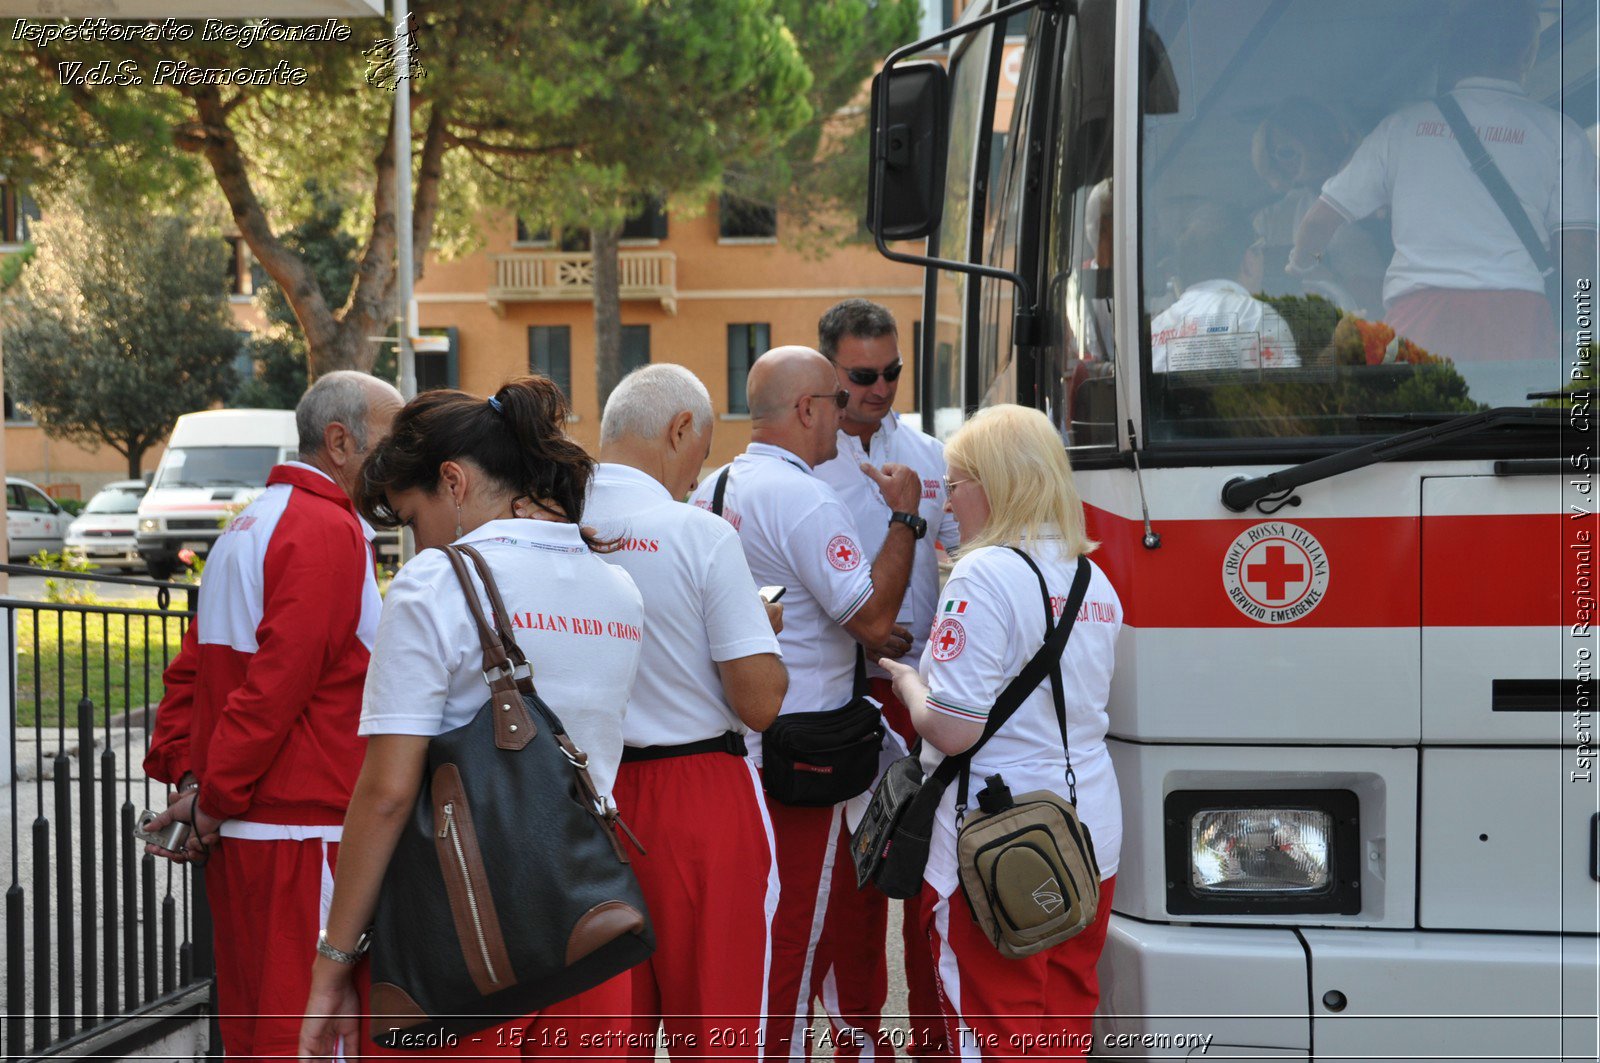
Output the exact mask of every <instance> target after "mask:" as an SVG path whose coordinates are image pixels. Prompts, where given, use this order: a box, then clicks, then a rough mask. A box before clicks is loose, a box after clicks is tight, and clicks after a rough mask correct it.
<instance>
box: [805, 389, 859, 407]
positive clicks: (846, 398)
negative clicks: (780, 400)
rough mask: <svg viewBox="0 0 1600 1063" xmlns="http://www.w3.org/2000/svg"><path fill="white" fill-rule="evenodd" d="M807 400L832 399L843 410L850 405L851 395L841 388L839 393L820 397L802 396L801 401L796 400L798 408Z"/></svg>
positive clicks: (833, 392) (826, 393)
mask: <svg viewBox="0 0 1600 1063" xmlns="http://www.w3.org/2000/svg"><path fill="white" fill-rule="evenodd" d="M806 399H832V400H833V404H834V405H835V406H837V407H838V408H839V409H841V410H842V409H844V408H845V407H846V406H848V405H850V393H849V392H848V391H846V390H845V389H844V388H840V389H839V390H838V391H832V392H823V393H822V394H820V395H802V396H800V398H799V399H797V400H795V406H796V408H798V407H799V405H800V403H802V402H804V401H805V400H806Z"/></svg>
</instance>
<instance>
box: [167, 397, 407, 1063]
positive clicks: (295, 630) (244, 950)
mask: <svg viewBox="0 0 1600 1063" xmlns="http://www.w3.org/2000/svg"><path fill="white" fill-rule="evenodd" d="M400 405H401V399H400V394H399V392H397V391H396V390H395V389H394V388H393V387H391V386H389V385H388V384H386V383H384V382H383V381H381V380H378V379H377V378H376V377H371V376H368V375H366V374H365V373H355V372H347V371H341V372H335V373H328V374H325V375H324V376H322V377H321V378H319V379H318V380H317V382H316V384H314V385H313V386H312V387H311V389H310V390H309V391H307V392H306V394H305V397H304V398H302V399H301V400H300V404H299V405H298V406H297V407H296V409H295V422H296V427H297V429H298V431H299V436H300V454H299V460H298V461H291V462H285V463H284V464H282V465H279V466H277V467H275V468H274V469H273V470H272V472H271V474H270V475H269V476H268V477H267V489H266V490H265V491H264V492H262V494H261V496H260V497H259V498H257V499H256V500H255V501H254V502H252V503H250V505H249V506H247V507H246V508H245V510H244V511H243V512H242V513H240V514H239V515H238V516H237V517H235V518H234V520H233V521H232V523H230V524H229V525H228V527H227V529H226V530H225V531H224V532H223V533H222V535H221V536H220V537H218V539H217V543H216V546H215V547H214V548H213V550H212V552H211V555H210V557H209V558H208V560H207V562H206V573H205V580H204V582H203V583H202V584H201V586H200V603H199V608H198V615H197V617H196V619H195V621H194V623H193V624H191V625H190V626H189V630H188V632H187V633H186V634H185V636H184V640H183V649H182V650H181V652H180V653H179V654H178V657H177V658H176V659H175V660H174V661H173V662H172V664H171V666H170V667H168V669H167V672H166V675H165V680H166V695H165V696H164V697H163V698H162V700H161V705H160V707H159V708H158V709H157V710H156V724H155V731H154V733H153V735H152V736H151V742H150V752H149V753H148V754H147V755H146V757H145V761H144V769H145V772H146V774H148V775H149V776H150V777H151V778H154V779H158V780H161V781H163V782H167V783H171V784H174V785H177V786H178V788H179V791H180V793H179V794H178V795H177V796H176V797H175V798H174V799H173V800H172V803H171V804H170V805H169V806H168V808H167V810H166V812H165V813H163V814H162V815H161V816H160V817H158V819H157V820H156V823H155V827H154V829H160V828H161V827H163V826H165V825H166V824H167V823H170V822H172V821H174V820H179V821H182V822H186V823H193V824H194V837H193V838H192V840H191V841H190V843H189V844H190V848H189V850H188V851H186V852H184V853H180V854H175V855H174V858H175V859H179V860H183V859H191V858H193V857H195V856H196V855H199V854H200V853H202V852H205V851H206V850H207V849H208V848H209V849H210V854H209V855H210V859H209V861H208V862H207V866H206V893H207V896H208V898H209V900H210V903H211V915H212V922H213V924H214V926H215V937H216V961H217V999H218V1005H219V1011H220V1016H219V1018H220V1024H221V1028H222V1040H223V1047H224V1049H225V1050H226V1052H227V1055H228V1056H229V1057H230V1058H232V1059H251V1058H260V1059H265V1058H269V1057H274V1056H276V1057H280V1058H281V1057H285V1056H293V1055H294V1054H295V1051H296V1048H297V1043H298V1042H297V1039H298V1036H299V1032H300V1021H301V1017H302V1016H301V1015H300V1012H301V1011H302V1010H303V1009H304V1006H305V999H306V995H307V993H308V992H309V974H310V971H311V961H312V959H313V957H314V953H315V950H316V947H317V938H318V933H319V931H320V930H321V927H322V918H323V914H324V910H325V907H324V906H325V905H326V901H327V898H328V897H329V896H330V895H331V894H332V885H333V881H332V875H333V868H334V866H335V863H336V861H337V855H338V843H339V837H340V830H341V825H342V824H343V822H344V813H345V808H346V806H347V805H348V804H349V801H350V792H351V789H352V788H353V786H354V785H355V780H356V774H357V772H358V771H359V770H360V767H361V757H362V752H363V748H364V746H365V741H364V740H363V739H361V738H360V737H358V736H357V734H356V724H357V722H358V720H359V718H360V715H361V691H362V687H363V685H364V683H365V681H366V674H367V657H368V653H369V650H370V648H371V646H372V639H373V636H374V634H375V633H376V632H377V627H378V609H379V606H380V604H381V602H380V599H379V597H378V588H377V583H376V582H375V580H374V576H373V555H372V544H371V538H372V529H371V528H370V527H369V526H367V524H366V522H365V521H363V520H362V519H361V518H360V517H359V516H357V514H356V511H355V507H354V506H353V505H352V503H351V498H352V497H353V496H354V494H355V493H356V491H357V490H358V489H359V487H360V482H361V465H362V462H363V460H364V459H365V457H366V454H367V452H368V451H369V450H370V449H371V448H372V446H373V445H374V444H375V443H377V442H378V441H379V440H380V439H382V438H383V436H385V435H386V434H387V433H388V430H389V424H390V422H391V421H392V420H393V419H394V415H395V413H396V412H397V411H398V410H399V408H400ZM218 842H220V843H221V844H217V843H218ZM213 846H214V848H213ZM150 851H153V852H160V850H155V849H153V848H152V849H151V850H150Z"/></svg>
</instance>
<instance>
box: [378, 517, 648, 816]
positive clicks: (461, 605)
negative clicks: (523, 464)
mask: <svg viewBox="0 0 1600 1063" xmlns="http://www.w3.org/2000/svg"><path fill="white" fill-rule="evenodd" d="M456 541H457V542H460V543H470V544H471V545H473V546H475V547H477V548H478V550H479V551H480V552H481V553H482V554H483V557H484V560H486V561H487V562H488V563H489V568H490V571H492V572H493V573H494V578H495V584H496V585H497V586H498V587H499V588H500V596H501V597H502V598H503V599H504V600H505V603H506V610H507V612H509V613H510V614H511V625H512V629H513V635H514V636H515V638H516V641H517V645H518V646H520V647H521V648H522V652H523V653H524V654H525V655H526V656H527V658H528V664H529V665H530V666H531V667H532V670H533V685H534V688H535V689H536V690H538V692H539V696H540V697H541V698H542V699H543V700H544V703H545V704H546V705H548V706H549V707H550V709H551V711H552V712H554V713H555V714H556V717H557V718H558V719H560V720H561V723H562V726H564V727H565V728H566V730H567V734H569V735H570V736H571V737H572V740H573V742H575V743H576V744H577V746H578V748H579V749H582V750H583V751H584V752H585V753H587V754H589V774H590V775H591V776H593V778H594V784H595V787H596V788H597V789H598V790H599V791H600V793H601V794H603V795H609V794H610V793H611V787H612V784H613V783H614V782H615V781H616V777H617V764H618V763H619V762H620V761H621V759H622V719H623V714H624V713H625V712H626V711H627V707H628V692H629V690H630V689H632V687H633V679H634V673H635V671H636V670H637V669H638V666H639V650H640V645H641V640H642V639H643V636H644V604H643V602H642V601H641V600H640V598H639V591H638V589H637V588H636V587H634V585H633V580H632V578H631V577H629V575H628V574H627V572H625V571H623V570H622V569H621V568H619V567H617V566H615V565H608V564H606V563H605V562H604V561H602V560H600V557H599V555H597V554H595V553H593V552H591V551H590V550H589V548H588V547H587V546H585V545H584V542H583V539H582V537H581V536H580V535H579V533H578V527H577V525H575V524H557V523H554V522H552V521H543V520H515V519H513V520H493V521H490V522H489V523H487V524H484V525H483V526H482V527H479V528H476V529H474V530H472V531H470V532H468V533H467V534H466V535H463V536H462V537H461V538H460V539H458V540H456ZM473 582H474V584H475V585H477V586H478V588H479V589H478V600H479V602H480V603H481V604H482V606H483V611H484V614H485V615H486V616H489V617H493V616H494V614H493V612H491V611H490V608H489V601H488V599H487V598H486V597H485V596H484V594H483V590H482V586H481V584H478V582H477V578H476V574H474V579H473ZM488 696H489V685H488V684H487V683H486V682H485V681H484V678H483V645H482V643H481V642H480V641H479V640H478V628H477V624H476V623H474V622H473V619H472V614H471V613H470V612H468V609H467V600H466V596H465V594H464V593H463V592H462V589H461V584H460V582H459V581H458V580H457V578H456V574H455V569H454V568H452V567H451V565H450V559H449V558H447V557H445V555H444V553H443V552H442V551H439V550H424V551H422V552H421V553H419V554H418V555H417V556H416V557H414V558H412V559H411V560H410V561H408V562H407V563H406V565H405V567H404V568H402V569H401V570H400V574H399V575H397V576H396V577H395V578H394V582H393V583H392V584H390V585H389V594H388V596H387V598H385V599H384V605H383V616H382V618H381V619H380V620H379V622H378V639H377V645H376V646H375V647H374V649H373V651H372V663H371V664H370V665H369V667H368V669H367V686H366V691H365V694H364V696H363V698H362V705H361V727H360V732H361V733H362V734H364V735H375V734H405V735H426V736H428V737H432V736H434V735H437V734H443V733H444V732H445V731H450V730H454V729H455V728H457V727H461V726H463V725H465V724H467V723H469V722H471V720H472V718H473V716H475V715H476V714H477V712H478V709H479V708H480V707H481V706H482V705H483V703H484V701H485V700H487V699H488Z"/></svg>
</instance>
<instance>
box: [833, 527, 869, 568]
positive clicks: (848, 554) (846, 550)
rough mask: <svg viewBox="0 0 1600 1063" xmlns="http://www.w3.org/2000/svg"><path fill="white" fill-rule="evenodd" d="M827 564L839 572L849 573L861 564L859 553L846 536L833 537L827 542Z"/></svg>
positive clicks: (853, 541) (851, 540)
mask: <svg viewBox="0 0 1600 1063" xmlns="http://www.w3.org/2000/svg"><path fill="white" fill-rule="evenodd" d="M826 556H827V558H828V564H830V565H832V566H833V567H834V568H836V569H838V570H839V571H841V572H849V571H850V570H851V569H853V568H855V567H856V566H857V565H859V564H861V551H860V549H858V548H857V547H856V542H855V540H854V539H852V538H850V536H848V535H835V536H834V537H833V538H832V539H831V540H829V542H828V550H827V555H826Z"/></svg>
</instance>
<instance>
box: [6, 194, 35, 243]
mask: <svg viewBox="0 0 1600 1063" xmlns="http://www.w3.org/2000/svg"><path fill="white" fill-rule="evenodd" d="M38 220H39V208H38V206H37V205H36V204H35V203H34V202H33V200H31V199H29V198H28V196H27V194H26V193H23V192H19V191H17V186H16V185H14V184H12V183H11V182H10V181H8V180H5V179H4V178H0V244H22V243H27V241H28V237H29V232H28V223H29V222H33V221H38Z"/></svg>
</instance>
